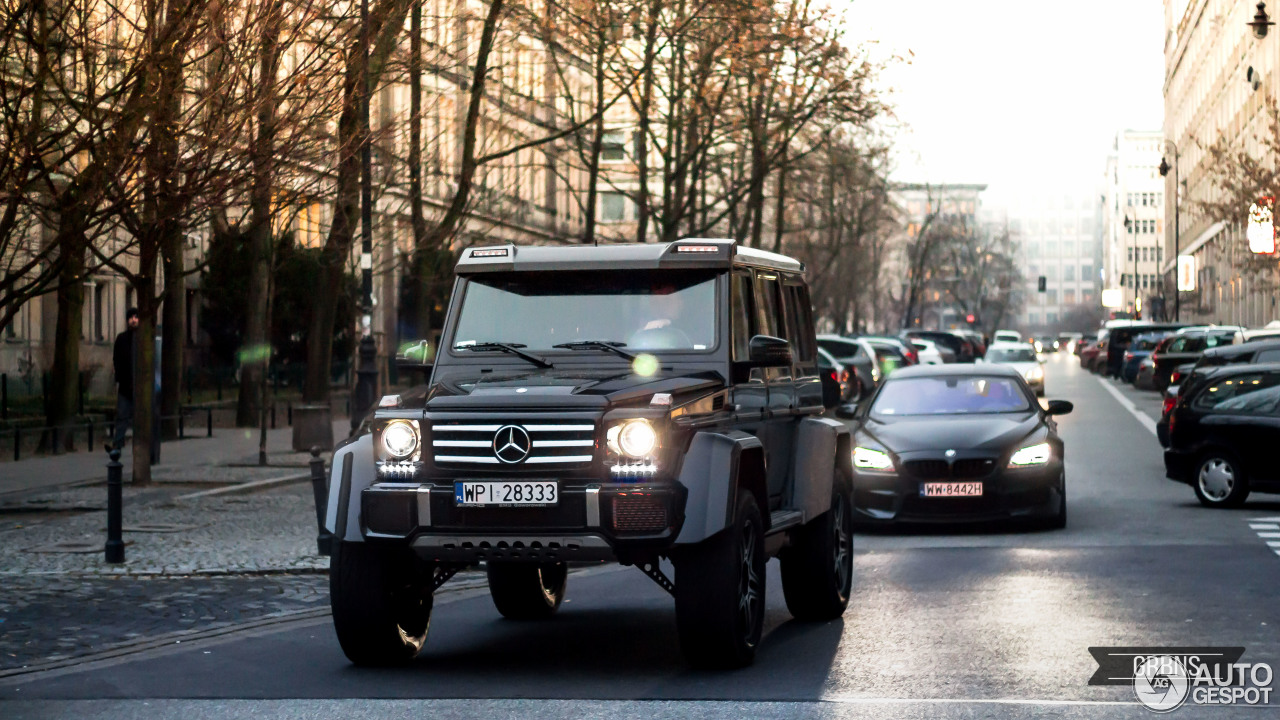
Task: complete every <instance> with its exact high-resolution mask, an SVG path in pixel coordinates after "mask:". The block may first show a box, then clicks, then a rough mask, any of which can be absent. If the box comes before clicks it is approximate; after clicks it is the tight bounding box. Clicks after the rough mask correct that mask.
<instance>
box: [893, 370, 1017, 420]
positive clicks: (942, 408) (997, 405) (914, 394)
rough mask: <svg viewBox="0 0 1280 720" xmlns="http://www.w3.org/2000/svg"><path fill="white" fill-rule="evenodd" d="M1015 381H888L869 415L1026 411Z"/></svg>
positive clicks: (1009, 379) (967, 378)
mask: <svg viewBox="0 0 1280 720" xmlns="http://www.w3.org/2000/svg"><path fill="white" fill-rule="evenodd" d="M1029 409H1030V406H1029V405H1028V404H1027V396H1026V395H1025V394H1024V393H1023V392H1022V388H1021V387H1020V386H1019V385H1018V381H1017V380H1015V379H1013V378H1007V377H983V376H970V377H958V376H957V377H930V378H907V379H903V380H890V381H888V382H886V383H885V386H884V388H883V389H882V390H881V391H880V394H879V395H877V396H876V400H875V403H874V404H873V405H872V406H871V413H872V414H873V415H892V416H899V415H970V414H987V413H1005V412H1024V411H1026V410H1029Z"/></svg>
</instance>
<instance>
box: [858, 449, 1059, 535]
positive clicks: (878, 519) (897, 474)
mask: <svg viewBox="0 0 1280 720" xmlns="http://www.w3.org/2000/svg"><path fill="white" fill-rule="evenodd" d="M977 460H981V459H980V458H978V459H975V458H959V459H957V460H956V461H955V462H954V463H953V464H951V465H950V468H951V470H950V471H949V472H948V473H947V474H945V475H943V473H942V471H939V472H937V473H929V474H917V473H915V472H912V471H910V470H907V469H906V467H905V465H907V463H902V465H904V467H902V468H899V469H897V470H896V471H894V472H887V473H886V472H867V471H864V470H855V471H854V477H853V489H854V511H855V513H856V515H857V517H858V519H859V520H860V521H861V522H864V523H868V524H878V523H885V524H888V523H893V522H920V523H930V522H932V523H952V522H983V521H993V520H1017V519H1021V518H1028V519H1030V518H1044V517H1051V516H1054V515H1056V514H1057V513H1058V510H1059V508H1060V507H1061V503H1062V502H1063V497H1064V492H1063V490H1064V488H1063V483H1064V475H1063V468H1062V461H1061V460H1059V459H1056V458H1055V459H1054V460H1051V461H1050V462H1048V463H1046V464H1044V465H1040V466H1036V467H1031V468H1018V469H1006V468H1002V467H999V465H1000V462H999V461H996V460H994V459H993V460H991V463H992V465H991V469H990V471H989V472H986V473H980V472H977V471H976V470H974V469H973V466H972V465H970V466H969V469H967V470H965V469H964V468H965V466H963V465H961V464H960V463H961V461H969V462H973V461H977ZM933 462H935V463H942V464H944V465H946V464H947V462H946V461H945V460H933ZM958 475H959V476H958ZM925 482H966V483H970V482H981V483H982V495H981V496H978V497H923V496H922V495H921V485H922V484H923V483H925Z"/></svg>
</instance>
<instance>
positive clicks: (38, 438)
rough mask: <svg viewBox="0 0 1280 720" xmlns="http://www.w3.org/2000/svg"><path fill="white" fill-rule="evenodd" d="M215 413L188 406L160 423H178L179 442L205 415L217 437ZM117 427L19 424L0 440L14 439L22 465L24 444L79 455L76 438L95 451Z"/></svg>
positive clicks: (209, 433)
mask: <svg viewBox="0 0 1280 720" xmlns="http://www.w3.org/2000/svg"><path fill="white" fill-rule="evenodd" d="M213 410H214V408H213V406H211V405H208V406H203V407H196V406H193V407H187V408H183V410H182V412H180V413H178V414H176V415H162V416H161V417H160V418H158V420H159V421H160V422H173V421H175V420H176V421H177V425H178V437H177V439H178V440H185V439H186V438H187V418H188V417H191V416H198V415H199V414H201V413H203V414H204V418H203V419H204V421H205V422H204V425H205V428H204V430H205V432H204V436H205V437H213ZM115 425H116V423H115V420H113V419H106V418H103V419H101V420H90V421H88V422H72V423H67V424H65V425H61V426H50V425H36V426H22V425H15V426H13V427H11V428H6V429H0V441H2V440H4V439H7V438H12V443H13V446H12V448H11V449H12V452H13V460H14V462H18V461H20V460H21V459H22V456H23V446H24V444H25V445H27V446H29V454H42V453H41V452H40V451H41V450H42V449H44V450H45V451H46V452H44V453H43V454H46V455H49V454H52V455H60V454H62V453H64V452H75V450H74V447H75V443H76V439H77V438H79V437H84V438H85V439H86V441H87V442H86V443H85V449H87V450H93V448H94V439H95V437H101V438H103V439H104V440H109V439H111V438H112V434H113V432H114V431H115ZM98 431H101V432H102V434H101V435H97V432H98ZM160 441H161V442H163V441H164V439H163V437H161V438H160ZM64 442H69V443H70V445H71V447H72V450H67V449H66V448H64V447H63V445H64ZM49 451H51V452H49ZM6 455H7V453H6Z"/></svg>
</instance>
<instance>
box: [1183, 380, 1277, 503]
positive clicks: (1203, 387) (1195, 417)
mask: <svg viewBox="0 0 1280 720" xmlns="http://www.w3.org/2000/svg"><path fill="white" fill-rule="evenodd" d="M1168 432H1169V447H1168V448H1167V449H1166V450H1165V453H1164V465H1165V473H1166V475H1167V476H1168V477H1169V479H1170V480H1174V481H1177V482H1183V483H1187V484H1188V485H1190V486H1191V487H1192V488H1193V489H1194V490H1195V493H1196V498H1197V499H1199V500H1200V503H1201V504H1202V505H1205V506H1207V507H1239V506H1240V505H1242V504H1244V501H1245V499H1246V498H1248V497H1249V493H1251V492H1269V493H1275V492H1280V463H1277V462H1276V454H1275V449H1276V447H1278V446H1280V363H1263V364H1258V365H1227V366H1225V367H1218V368H1214V369H1213V370H1211V371H1209V372H1208V373H1206V374H1205V376H1204V381H1203V382H1200V383H1196V384H1194V385H1193V386H1192V387H1189V388H1188V389H1187V393H1186V394H1185V395H1182V396H1180V397H1179V398H1178V400H1177V403H1176V404H1175V406H1174V408H1173V411H1172V413H1171V414H1170V416H1169V428H1168Z"/></svg>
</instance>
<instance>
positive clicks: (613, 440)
mask: <svg viewBox="0 0 1280 720" xmlns="http://www.w3.org/2000/svg"><path fill="white" fill-rule="evenodd" d="M606 440H607V441H608V443H609V449H610V450H612V451H613V452H615V453H617V454H618V455H623V456H626V457H630V458H644V457H649V456H650V455H652V454H653V451H654V450H656V449H657V447H658V432H657V431H656V430H654V428H653V423H650V422H649V421H648V420H645V419H644V418H636V419H634V420H627V421H626V422H623V423H620V424H618V425H614V426H613V427H611V428H609V432H608V434H607V435H606Z"/></svg>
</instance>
